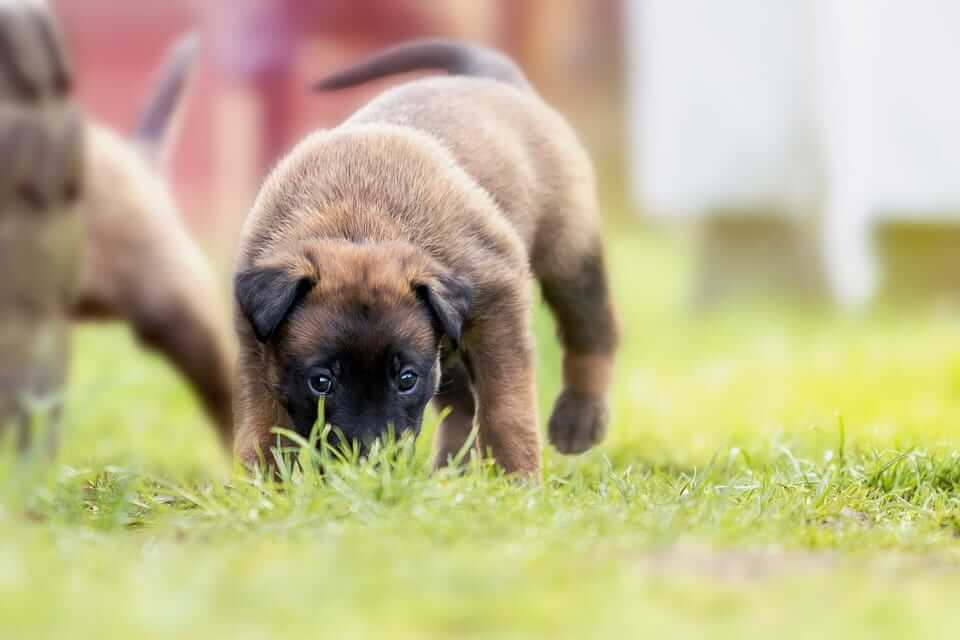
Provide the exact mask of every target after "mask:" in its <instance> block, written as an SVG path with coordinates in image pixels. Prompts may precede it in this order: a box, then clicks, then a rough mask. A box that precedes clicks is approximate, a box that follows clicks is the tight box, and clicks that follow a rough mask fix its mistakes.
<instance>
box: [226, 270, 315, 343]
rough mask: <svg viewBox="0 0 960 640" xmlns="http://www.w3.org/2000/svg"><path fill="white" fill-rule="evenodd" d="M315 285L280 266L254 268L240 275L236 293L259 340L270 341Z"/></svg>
mask: <svg viewBox="0 0 960 640" xmlns="http://www.w3.org/2000/svg"><path fill="white" fill-rule="evenodd" d="M313 284H314V283H313V280H311V279H310V278H307V277H304V276H300V277H297V276H293V275H291V274H290V273H289V272H287V271H286V270H285V269H282V268H280V267H253V268H252V269H248V270H247V271H243V272H241V273H238V274H237V275H236V277H235V278H234V280H233V290H234V295H235V296H236V299H237V304H238V305H239V306H240V311H242V312H243V315H244V316H245V317H246V318H247V320H248V321H249V322H250V325H251V326H252V327H253V333H254V334H255V335H256V336H257V340H259V341H260V342H266V341H267V340H269V339H270V337H271V336H272V335H273V332H274V331H276V330H277V327H279V326H280V323H281V322H283V320H284V318H286V317H287V315H288V314H289V313H290V309H291V308H293V305H295V304H296V303H297V302H298V301H299V300H300V299H301V298H303V296H304V295H306V293H307V292H308V291H309V290H310V288H311V287H312V286H313Z"/></svg>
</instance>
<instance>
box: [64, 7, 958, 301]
mask: <svg viewBox="0 0 960 640" xmlns="http://www.w3.org/2000/svg"><path fill="white" fill-rule="evenodd" d="M53 4H54V6H55V9H56V11H57V12H58V14H59V15H60V17H61V19H62V21H63V25H64V28H65V31H66V33H67V36H68V40H69V44H70V47H71V50H72V53H73V57H74V61H75V64H76V68H77V75H78V79H79V82H78V88H79V92H78V96H79V99H80V101H81V103H82V104H83V105H84V107H85V108H86V109H87V110H88V111H89V112H90V113H91V114H92V115H94V116H95V117H96V118H98V119H101V120H103V121H105V122H106V123H108V124H110V125H113V126H114V127H116V128H119V129H121V130H126V129H128V128H129V127H130V125H131V124H132V122H133V119H134V117H135V115H136V113H137V110H138V108H139V106H140V101H141V100H142V99H143V98H144V96H145V92H146V90H147V87H148V83H149V81H150V79H151V73H150V71H151V70H153V69H155V68H156V66H157V65H158V64H159V62H160V60H161V58H162V56H163V54H164V52H165V47H166V46H167V45H168V44H169V43H170V42H171V41H172V40H173V39H174V38H175V37H176V36H177V35H178V34H180V33H182V32H184V31H185V30H188V29H197V30H199V31H200V32H201V34H202V36H203V38H202V40H203V43H204V53H203V56H202V62H201V65H200V67H201V68H200V69H199V72H198V73H197V74H196V76H195V82H194V84H193V92H192V94H191V96H190V98H189V104H188V107H187V109H186V119H185V126H184V128H183V130H182V135H181V137H180V140H179V142H178V145H177V148H176V152H175V154H174V156H173V159H172V166H171V171H172V178H173V181H174V184H175V193H176V194H177V197H178V198H179V200H180V201H181V203H182V204H183V206H184V208H185V210H186V215H187V217H188V220H189V224H190V225H191V227H192V228H193V229H194V230H195V231H196V233H197V235H198V236H199V237H200V239H201V240H202V242H203V243H204V244H205V246H206V247H207V248H208V249H209V250H210V251H211V252H212V254H213V255H214V258H215V259H216V260H217V262H218V263H220V264H227V263H228V261H229V257H230V255H231V249H232V246H233V242H234V239H235V236H236V232H237V229H238V227H239V225H240V223H241V220H242V217H243V215H244V212H245V211H246V210H247V208H248V207H249V204H250V201H251V198H252V196H253V194H254V193H255V190H256V187H257V185H258V184H259V181H260V180H261V178H262V176H263V175H264V173H265V171H267V170H268V168H269V167H270V166H271V165H272V164H273V162H274V161H275V160H276V159H277V157H278V156H279V155H280V154H282V153H283V151H284V150H286V149H287V148H289V147H290V145H291V144H293V143H294V142H295V141H296V140H297V139H299V138H300V137H301V136H302V135H303V134H304V133H306V132H308V131H310V130H312V129H314V128H317V127H328V126H333V125H335V124H337V123H338V122H339V121H340V120H342V119H343V118H344V117H345V116H346V115H347V114H349V113H350V112H351V111H352V110H353V109H355V108H356V107H357V106H358V105H359V104H361V103H363V102H364V101H365V100H367V99H368V98H369V97H370V96H372V95H373V94H375V93H376V92H378V91H380V90H382V89H383V87H384V86H386V85H387V84H389V83H392V82H397V81H399V80H402V79H392V80H390V81H389V82H384V83H379V84H376V85H371V86H369V87H364V88H361V89H357V90H351V91H346V92H342V93H337V94H327V95H322V96H319V95H311V94H309V93H308V92H307V91H306V90H305V89H304V87H305V85H306V84H307V83H308V82H309V81H311V80H313V79H315V78H318V77H320V76H322V75H323V74H324V73H327V72H329V71H331V70H333V69H336V68H339V67H341V66H343V65H346V64H348V63H349V62H350V61H353V60H355V59H357V58H358V57H359V56H361V55H363V54H365V53H368V52H370V51H373V50H376V49H379V48H381V47H383V46H386V45H388V44H391V43H394V42H397V41H401V40H405V39H408V38H413V37H418V36H427V35H444V36H451V37H460V38H468V39H471V40H478V41H481V42H485V43H488V44H490V45H493V46H496V47H498V48H500V49H503V50H505V51H507V52H508V53H510V54H511V55H512V56H514V57H515V58H516V59H517V60H518V61H519V62H520V64H521V65H522V66H523V67H524V69H525V70H526V71H527V72H528V74H529V75H530V77H531V78H532V79H533V81H534V84H535V85H536V86H537V87H538V88H539V89H540V90H541V91H542V93H543V94H544V95H545V96H546V97H547V99H548V100H550V101H551V102H552V103H554V104H555V105H556V106H557V107H558V108H559V109H560V110H561V111H562V112H563V113H565V114H566V115H567V116H568V117H569V118H570V119H571V120H572V121H573V123H574V125H575V127H576V128H577V130H578V131H579V132H580V133H581V135H582V137H583V138H584V140H585V142H586V143H587V145H588V147H589V148H590V150H591V152H592V153H593V156H594V159H595V161H596V162H597V165H598V167H599V169H600V173H601V184H602V198H603V200H604V203H605V209H606V211H607V212H608V214H609V215H611V216H617V215H621V214H622V215H634V216H636V217H638V218H639V219H642V220H645V221H646V222H647V223H655V224H656V225H657V227H658V228H663V227H665V226H666V227H670V228H673V227H680V228H684V229H689V230H691V231H692V237H694V238H695V254H696V267H695V269H694V271H693V273H692V274H691V279H690V282H689V292H690V294H691V298H692V299H693V301H694V302H696V303H704V304H712V303H715V302H717V301H722V300H726V299H729V298H736V297H738V296H739V295H740V294H743V293H747V294H749V295H752V294H754V293H757V292H758V291H759V292H762V293H764V294H769V293H775V294H778V295H779V294H786V295H787V296H788V297H793V298H802V299H811V298H812V299H830V300H834V301H839V302H841V303H843V304H846V305H848V306H849V305H860V304H863V303H864V302H865V301H867V300H869V299H871V297H873V296H874V295H876V294H878V293H880V294H884V293H888V294H890V295H893V296H899V295H907V296H913V297H915V296H917V295H925V296H929V295H935V296H941V295H946V296H952V294H953V288H954V284H953V281H954V279H953V277H952V270H953V267H954V266H955V263H956V259H955V258H954V256H955V255H957V252H956V249H957V248H958V247H960V227H957V226H956V225H955V222H956V221H957V215H956V214H957V213H958V212H960V180H958V179H957V176H958V175H960V124H958V121H957V118H956V114H957V113H958V112H960V89H957V88H956V83H954V82H952V81H951V77H952V75H953V72H952V69H953V66H954V64H955V61H956V60H957V59H958V58H960V39H958V38H956V37H955V36H956V34H957V32H958V31H957V28H958V27H960V8H958V7H957V5H956V4H955V3H952V2H950V1H949V0H920V1H918V2H914V3H911V4H910V7H909V8H906V7H903V6H902V5H901V4H900V3H896V2H893V1H892V0H877V1H875V2H867V1H866V0H847V1H845V2H843V3H835V2H831V1H830V0H809V1H807V0H789V1H785V2H779V3H769V2H764V1H763V0H730V1H728V2H724V3H722V5H720V4H717V3H714V2H710V0H683V1H681V2H672V1H670V0H600V1H597V2H585V1H578V0H550V1H549V2H548V1H544V0H486V1H483V2H475V1H472V0H437V1H435V2H430V3H425V2H418V1H416V0H300V1H295V0H234V1H231V2H227V1H222V0H177V1H169V0H140V1H139V2H136V3H116V2H111V1H110V0H54V2H53Z"/></svg>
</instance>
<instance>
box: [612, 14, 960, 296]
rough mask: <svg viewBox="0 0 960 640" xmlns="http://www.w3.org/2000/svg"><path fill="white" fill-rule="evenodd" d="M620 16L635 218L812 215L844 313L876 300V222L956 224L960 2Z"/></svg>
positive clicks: (958, 199)
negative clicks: (941, 219)
mask: <svg viewBox="0 0 960 640" xmlns="http://www.w3.org/2000/svg"><path fill="white" fill-rule="evenodd" d="M626 7H627V14H628V15H627V22H626V24H627V27H626V28H627V29H628V33H627V43H628V47H629V51H628V56H629V58H628V59H629V65H628V68H629V73H630V93H631V112H630V113H631V126H632V132H631V135H632V138H631V150H632V153H633V156H632V183H633V189H634V196H635V199H636V200H637V202H638V204H639V205H640V206H641V207H642V208H643V210H644V211H645V212H648V213H651V214H654V215H666V216H684V215H708V214H710V213H711V212H714V211H718V210H724V209H735V210H743V211H746V210H763V211H777V212H779V213H780V214H783V215H797V216H819V218H818V219H817V220H816V222H817V223H818V225H819V229H820V231H821V232H822V245H821V248H822V256H823V260H824V261H825V263H826V266H827V271H828V274H829V276H830V281H831V285H832V287H833V290H834V292H835V293H836V294H837V296H838V297H839V298H840V299H841V300H843V301H846V302H854V303H855V302H858V301H862V300H864V299H866V298H867V297H868V296H869V294H870V293H871V291H872V289H873V286H874V284H873V280H874V276H873V273H874V267H873V264H872V260H871V251H870V244H869V237H870V234H869V229H870V225H871V224H872V223H873V222H874V221H876V220H878V219H880V218H883V217H896V218H901V217H908V218H909V217H913V218H923V217H938V216H943V215H948V216H949V215H958V218H957V222H960V72H958V68H960V2H956V1H955V0H914V1H913V2H909V3H907V2H895V1H894V0H778V1H777V2H769V0H723V2H716V1H715V0H626ZM958 275H960V274H958Z"/></svg>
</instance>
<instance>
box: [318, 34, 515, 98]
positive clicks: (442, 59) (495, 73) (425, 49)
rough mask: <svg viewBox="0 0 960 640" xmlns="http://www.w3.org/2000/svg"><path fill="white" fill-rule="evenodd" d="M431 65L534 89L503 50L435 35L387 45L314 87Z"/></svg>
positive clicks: (352, 83)
mask: <svg viewBox="0 0 960 640" xmlns="http://www.w3.org/2000/svg"><path fill="white" fill-rule="evenodd" d="M428 69H439V70H443V71H446V72H447V73H449V74H451V75H457V76H471V77H475V78H489V79H491V80H497V81H499V82H503V83H505V84H509V85H513V86H515V87H520V88H522V89H530V83H529V82H527V78H526V76H524V75H523V71H521V70H520V68H519V67H518V66H517V65H516V64H515V63H514V62H513V61H512V60H511V59H510V58H508V57H507V56H505V55H503V54H502V53H499V52H497V51H494V50H493V49H488V48H486V47H482V46H480V45H476V44H470V43H467V42H458V41H456V40H443V39H433V38H430V39H424V40H413V41H410V42H404V43H402V44H398V45H396V46H394V47H389V48H387V49H384V50H383V51H380V52H378V53H375V54H374V55H373V56H372V57H370V58H368V59H366V60H364V61H362V62H358V63H357V64H355V65H354V66H352V67H347V68H346V69H344V70H342V71H338V72H336V73H334V74H332V75H330V76H327V77H326V78H324V79H322V80H319V81H318V82H316V83H314V84H313V89H314V90H315V91H330V90H335V89H344V88H346V87H352V86H355V85H358V84H363V83H365V82H370V81H371V80H376V79H378V78H384V77H386V76H392V75H395V74H398V73H409V72H411V71H426V70H428Z"/></svg>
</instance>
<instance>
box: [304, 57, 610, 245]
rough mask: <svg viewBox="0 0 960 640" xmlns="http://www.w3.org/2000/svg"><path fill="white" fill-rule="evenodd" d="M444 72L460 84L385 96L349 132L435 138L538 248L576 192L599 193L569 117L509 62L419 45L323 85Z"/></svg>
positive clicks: (429, 84)
mask: <svg viewBox="0 0 960 640" xmlns="http://www.w3.org/2000/svg"><path fill="white" fill-rule="evenodd" d="M431 68H439V69H443V70H446V71H448V72H450V73H453V74H454V75H450V76H440V77H428V78H421V79H418V80H414V81H412V82H408V83H405V84H402V85H400V86H397V87H394V88H392V89H389V90H387V91H385V92H384V93H383V94H381V95H380V96H378V97H376V98H374V99H373V100H372V101H371V102H370V103H368V104H367V105H366V106H364V107H363V108H361V109H360V110H359V111H357V112H356V113H355V114H354V115H353V116H351V117H350V118H349V119H348V120H347V121H346V122H345V123H344V124H343V125H341V127H345V128H349V127H350V126H351V125H372V124H390V125H398V126H401V127H409V128H412V129H416V130H417V131H419V132H423V133H426V134H427V135H429V136H431V137H432V138H434V139H435V140H437V141H438V142H439V143H440V144H441V145H442V146H444V147H445V148H447V149H448V150H449V151H450V152H451V153H452V155H453V157H454V159H455V160H456V162H457V164H458V165H459V166H460V167H461V168H462V169H463V170H464V171H465V172H466V173H467V174H468V175H470V176H471V177H472V178H473V179H474V180H476V181H477V183H478V184H479V185H480V186H481V187H482V188H483V189H484V190H486V191H487V192H488V193H489V194H490V195H491V196H492V198H493V199H494V201H495V202H496V203H497V204H498V205H499V207H500V209H501V211H502V212H503V213H504V214H505V215H506V217H507V218H508V220H509V221H510V222H511V223H512V225H513V226H514V227H515V228H516V229H517V231H518V232H519V234H520V235H521V237H522V238H523V240H524V242H525V243H526V244H527V245H528V246H530V244H531V243H532V242H533V239H534V234H535V231H536V228H537V227H538V226H539V225H540V224H541V223H542V222H543V218H544V217H545V216H548V215H549V214H550V212H551V211H552V210H556V209H558V208H560V203H559V202H558V200H566V199H568V198H569V194H568V193H566V192H567V191H569V189H571V188H574V189H584V190H590V191H592V189H593V173H592V168H591V164H590V161H589V158H588V157H587V155H586V152H585V151H584V149H583V147H582V145H581V144H580V142H579V141H578V139H577V137H576V135H575V134H574V132H573V130H572V129H571V128H570V126H569V125H568V124H567V123H566V121H565V120H564V118H563V117H562V116H561V115H560V114H559V113H557V112H556V111H555V110H554V109H552V108H551V107H550V106H548V105H547V104H546V103H545V102H544V101H543V100H542V99H541V98H540V97H539V96H538V95H537V94H536V92H535V91H534V90H533V88H532V87H531V86H530V85H529V83H528V82H527V80H526V78H525V77H524V76H523V74H522V72H521V71H520V70H519V69H518V68H517V67H516V66H515V65H514V64H513V63H512V62H510V60H509V59H507V58H506V57H505V56H503V55H501V54H499V53H496V52H494V51H491V50H488V49H484V48H482V47H477V46H473V45H467V44H460V43H455V42H449V41H436V40H426V41H415V42H412V43H409V44H404V45H400V46H398V47H395V48H393V49H387V50H386V51H384V52H382V53H380V54H377V55H375V56H374V57H373V58H372V59H370V60H368V61H366V62H361V63H360V64H358V65H357V66H355V67H352V68H349V69H347V70H345V71H343V72H341V73H338V74H335V75H333V76H331V77H330V78H328V79H326V80H323V81H321V82H320V83H318V84H317V87H318V88H321V89H331V88H341V87H345V86H351V85H353V84H358V83H360V82H365V81H369V80H373V79H375V78H378V77H382V76H385V75H389V74H391V73H400V72H407V71H413V70H417V69H431Z"/></svg>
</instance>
